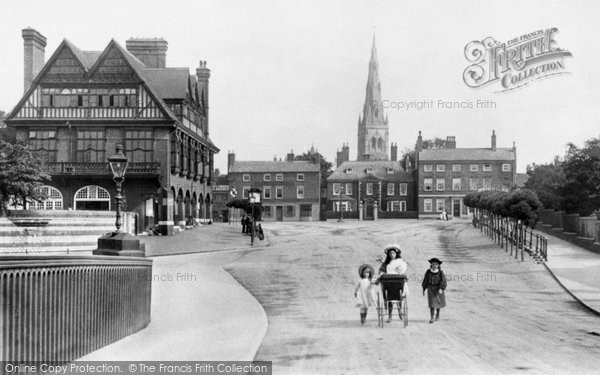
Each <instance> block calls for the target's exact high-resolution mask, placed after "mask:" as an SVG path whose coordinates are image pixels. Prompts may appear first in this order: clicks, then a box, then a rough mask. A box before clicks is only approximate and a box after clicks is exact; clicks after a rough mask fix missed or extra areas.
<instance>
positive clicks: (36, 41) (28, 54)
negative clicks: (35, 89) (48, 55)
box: [21, 28, 46, 91]
mask: <svg viewBox="0 0 600 375" xmlns="http://www.w3.org/2000/svg"><path fill="white" fill-rule="evenodd" d="M21 36H22V37H23V56H24V59H23V60H24V64H23V66H24V68H25V70H24V73H25V74H24V76H23V83H24V88H25V89H24V91H27V90H28V89H29V87H31V83H32V82H33V80H34V79H35V77H37V75H38V74H39V72H40V71H41V70H42V68H43V67H44V63H45V55H44V54H45V52H46V50H45V48H46V37H45V36H43V35H42V34H40V33H39V32H38V31H36V30H34V29H31V28H27V29H23V30H22V31H21Z"/></svg>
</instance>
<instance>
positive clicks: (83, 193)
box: [75, 185, 110, 211]
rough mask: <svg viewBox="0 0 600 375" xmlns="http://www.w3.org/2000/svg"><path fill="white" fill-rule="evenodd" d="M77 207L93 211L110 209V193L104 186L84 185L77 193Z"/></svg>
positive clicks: (77, 208)
mask: <svg viewBox="0 0 600 375" xmlns="http://www.w3.org/2000/svg"><path fill="white" fill-rule="evenodd" d="M75 209H76V210H91V211H109V210H110V194H108V191H107V190H106V189H104V188H103V187H100V186H96V185H88V186H84V187H82V188H81V189H79V190H77V192H76V193H75Z"/></svg>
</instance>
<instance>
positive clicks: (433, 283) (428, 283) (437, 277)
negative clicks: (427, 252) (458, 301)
mask: <svg viewBox="0 0 600 375" xmlns="http://www.w3.org/2000/svg"><path fill="white" fill-rule="evenodd" d="M429 264H430V265H431V266H430V268H429V269H428V270H427V272H425V276H424V277H423V295H425V290H427V300H428V302H429V313H430V315H431V318H430V319H429V323H433V321H434V313H435V320H439V319H440V309H441V308H444V307H446V294H445V290H446V285H447V283H446V275H444V271H442V268H441V265H442V261H441V260H439V259H438V258H431V259H429Z"/></svg>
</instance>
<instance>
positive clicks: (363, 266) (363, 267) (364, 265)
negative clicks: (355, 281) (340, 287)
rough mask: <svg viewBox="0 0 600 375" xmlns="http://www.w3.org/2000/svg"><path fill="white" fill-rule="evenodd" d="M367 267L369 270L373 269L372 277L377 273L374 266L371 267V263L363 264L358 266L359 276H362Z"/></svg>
mask: <svg viewBox="0 0 600 375" xmlns="http://www.w3.org/2000/svg"><path fill="white" fill-rule="evenodd" d="M365 268H368V269H369V271H371V277H373V276H374V275H375V270H374V269H373V267H371V265H370V264H363V265H362V266H360V267H358V276H360V277H362V275H363V272H364V271H365Z"/></svg>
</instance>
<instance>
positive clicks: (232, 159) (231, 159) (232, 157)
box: [227, 151, 235, 173]
mask: <svg viewBox="0 0 600 375" xmlns="http://www.w3.org/2000/svg"><path fill="white" fill-rule="evenodd" d="M233 163H235V153H234V152H233V151H229V153H228V154H227V173H229V172H230V171H231V167H233Z"/></svg>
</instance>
